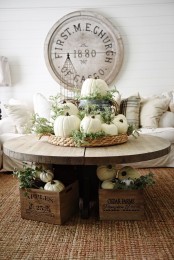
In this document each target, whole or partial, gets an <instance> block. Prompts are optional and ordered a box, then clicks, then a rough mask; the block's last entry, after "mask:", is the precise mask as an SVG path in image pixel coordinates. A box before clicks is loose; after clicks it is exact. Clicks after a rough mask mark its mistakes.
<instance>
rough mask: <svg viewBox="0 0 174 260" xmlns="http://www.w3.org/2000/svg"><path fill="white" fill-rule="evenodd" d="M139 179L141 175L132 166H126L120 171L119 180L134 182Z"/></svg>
mask: <svg viewBox="0 0 174 260" xmlns="http://www.w3.org/2000/svg"><path fill="white" fill-rule="evenodd" d="M138 178H140V173H139V172H138V171H137V170H135V169H134V168H133V167H131V166H124V167H123V168H121V169H120V170H119V171H118V179H119V180H125V179H132V180H134V179H138Z"/></svg>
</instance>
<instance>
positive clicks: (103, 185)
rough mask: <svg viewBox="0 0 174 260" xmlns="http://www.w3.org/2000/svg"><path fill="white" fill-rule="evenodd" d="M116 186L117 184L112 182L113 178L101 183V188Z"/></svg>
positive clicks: (108, 188) (109, 188)
mask: <svg viewBox="0 0 174 260" xmlns="http://www.w3.org/2000/svg"><path fill="white" fill-rule="evenodd" d="M114 186H115V183H114V182H112V181H111V180H106V181H103V182H102V184H101V188H102V189H106V190H113V188H114Z"/></svg>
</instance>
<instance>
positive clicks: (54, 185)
mask: <svg viewBox="0 0 174 260" xmlns="http://www.w3.org/2000/svg"><path fill="white" fill-rule="evenodd" d="M64 189H65V185H64V184H63V183H62V182H61V181H58V180H52V181H50V182H47V183H46V184H45V186H44V190H49V191H57V192H61V191H62V190H64Z"/></svg>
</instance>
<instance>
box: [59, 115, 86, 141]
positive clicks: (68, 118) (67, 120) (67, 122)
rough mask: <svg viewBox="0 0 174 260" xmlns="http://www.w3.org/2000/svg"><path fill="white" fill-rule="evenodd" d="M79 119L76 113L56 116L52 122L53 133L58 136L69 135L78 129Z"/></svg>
mask: <svg viewBox="0 0 174 260" xmlns="http://www.w3.org/2000/svg"><path fill="white" fill-rule="evenodd" d="M80 122H81V121H80V119H79V118H78V116H76V115H69V114H68V113H67V114H66V115H62V116H58V117H57V118H56V120H55V122H54V134H55V136H60V137H70V136H71V134H72V131H73V130H79V129H80Z"/></svg>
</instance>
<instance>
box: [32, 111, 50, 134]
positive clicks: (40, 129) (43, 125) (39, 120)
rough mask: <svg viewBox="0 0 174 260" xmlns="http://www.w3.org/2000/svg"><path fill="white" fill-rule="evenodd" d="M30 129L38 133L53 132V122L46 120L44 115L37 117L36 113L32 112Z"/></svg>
mask: <svg viewBox="0 0 174 260" xmlns="http://www.w3.org/2000/svg"><path fill="white" fill-rule="evenodd" d="M32 131H33V132H34V133H36V134H38V135H44V134H48V133H49V134H53V133H54V126H53V123H51V122H50V121H48V120H47V119H46V118H44V117H39V115H38V114H34V115H33V118H32Z"/></svg>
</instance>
